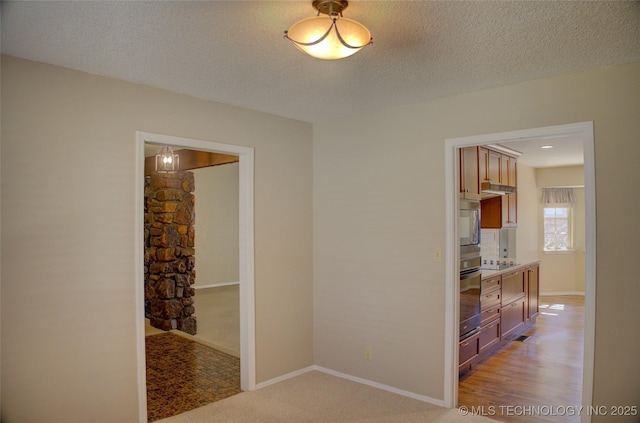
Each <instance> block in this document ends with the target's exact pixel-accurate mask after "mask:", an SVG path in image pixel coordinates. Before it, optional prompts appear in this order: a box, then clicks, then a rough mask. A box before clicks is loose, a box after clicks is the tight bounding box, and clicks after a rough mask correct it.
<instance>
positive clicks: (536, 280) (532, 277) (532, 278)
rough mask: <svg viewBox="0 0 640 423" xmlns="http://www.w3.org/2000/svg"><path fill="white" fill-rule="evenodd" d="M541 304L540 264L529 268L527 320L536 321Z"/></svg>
mask: <svg viewBox="0 0 640 423" xmlns="http://www.w3.org/2000/svg"><path fill="white" fill-rule="evenodd" d="M539 305H540V265H539V264H537V263H536V264H532V265H531V266H529V267H528V268H527V316H526V317H527V322H528V323H529V322H530V323H534V322H535V319H536V317H537V316H538V313H539Z"/></svg>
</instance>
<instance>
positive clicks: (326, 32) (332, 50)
mask: <svg viewBox="0 0 640 423" xmlns="http://www.w3.org/2000/svg"><path fill="white" fill-rule="evenodd" d="M312 6H313V7H314V8H315V9H316V10H317V11H318V15H317V16H316V17H313V18H307V19H303V20H301V21H299V22H296V23H294V24H293V25H291V28H289V29H288V30H287V31H284V38H286V39H288V40H289V41H291V42H292V43H293V44H294V45H295V46H296V47H298V48H299V49H300V50H302V51H304V52H305V53H307V54H308V55H310V56H313V57H316V58H318V59H325V60H335V59H342V58H344V57H348V56H351V55H352V54H354V53H357V52H358V51H360V50H362V49H363V48H364V47H366V46H368V45H369V44H371V43H372V42H373V38H371V33H370V32H369V30H368V29H367V28H366V27H365V26H364V25H362V24H361V23H360V22H356V21H354V20H351V19H347V18H343V17H342V11H343V10H344V9H346V8H347V6H349V2H348V1H346V0H313V2H312ZM321 13H322V14H325V15H327V16H320V14H321Z"/></svg>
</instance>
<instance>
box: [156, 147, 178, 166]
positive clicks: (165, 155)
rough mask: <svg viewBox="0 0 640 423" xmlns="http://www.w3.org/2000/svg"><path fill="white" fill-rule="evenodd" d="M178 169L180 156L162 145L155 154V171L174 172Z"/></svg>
mask: <svg viewBox="0 0 640 423" xmlns="http://www.w3.org/2000/svg"><path fill="white" fill-rule="evenodd" d="M178 169H180V156H178V155H177V154H175V153H174V152H173V150H172V149H171V147H169V146H166V147H162V150H160V151H159V152H158V154H156V172H175V171H176V170H178Z"/></svg>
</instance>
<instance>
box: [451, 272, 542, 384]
mask: <svg viewBox="0 0 640 423" xmlns="http://www.w3.org/2000/svg"><path fill="white" fill-rule="evenodd" d="M539 287H540V264H539V262H533V263H530V264H525V265H519V266H514V267H513V268H511V269H508V270H503V271H498V272H496V273H493V272H492V273H491V274H490V276H489V275H487V276H485V277H483V278H482V280H481V282H480V318H481V323H480V332H479V333H477V334H475V335H474V336H472V337H469V338H467V339H465V340H464V341H461V342H460V344H459V348H460V349H459V366H458V371H459V372H460V373H461V374H462V373H463V372H465V371H466V370H469V369H471V368H472V367H474V366H475V365H476V364H478V363H480V362H481V361H482V360H484V359H485V358H487V357H490V356H491V355H492V354H494V353H495V351H496V350H498V349H499V348H501V347H502V346H504V345H506V344H508V343H509V342H511V341H513V340H514V339H515V338H516V337H518V336H519V335H521V334H522V333H524V332H526V331H527V330H528V329H530V328H531V327H532V326H533V325H534V324H535V319H536V316H537V315H538V312H539V311H538V310H539V295H540V292H539V291H540V289H539Z"/></svg>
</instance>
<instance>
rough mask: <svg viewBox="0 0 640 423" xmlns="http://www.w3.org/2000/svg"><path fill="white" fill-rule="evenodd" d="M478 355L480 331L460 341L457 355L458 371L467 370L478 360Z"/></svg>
mask: <svg viewBox="0 0 640 423" xmlns="http://www.w3.org/2000/svg"><path fill="white" fill-rule="evenodd" d="M479 355H480V333H479V332H478V333H476V334H475V335H472V336H470V337H469V338H467V339H465V340H463V341H460V344H459V355H458V359H459V360H458V362H459V363H460V364H459V365H458V372H462V371H464V370H468V369H470V368H471V366H472V365H473V364H475V363H476V362H477V361H478V357H479Z"/></svg>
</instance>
